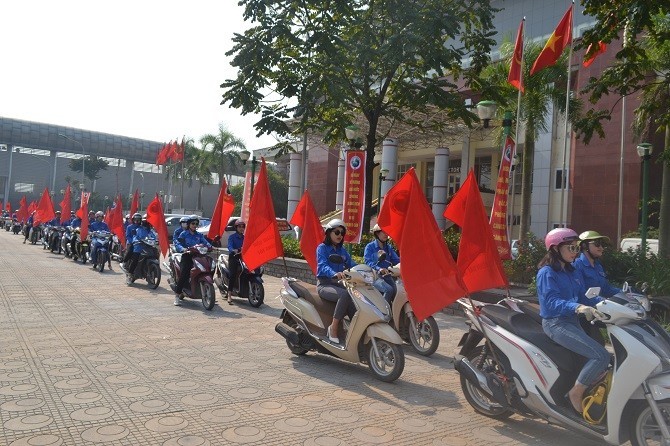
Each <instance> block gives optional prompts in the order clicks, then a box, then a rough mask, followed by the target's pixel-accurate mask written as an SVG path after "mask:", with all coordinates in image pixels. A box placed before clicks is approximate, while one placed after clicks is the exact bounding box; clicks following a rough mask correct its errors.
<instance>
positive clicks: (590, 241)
mask: <svg viewBox="0 0 670 446" xmlns="http://www.w3.org/2000/svg"><path fill="white" fill-rule="evenodd" d="M579 240H581V242H580V243H579V246H580V248H581V250H582V253H581V255H580V256H579V257H577V259H576V260H575V261H574V262H572V266H574V267H575V269H576V270H577V271H579V272H580V273H581V274H582V280H583V281H584V286H585V287H586V289H589V288H592V287H600V295H601V296H604V297H612V296H614V295H615V294H617V293H620V292H621V289H620V288H616V287H613V286H612V285H610V283H609V282H608V281H607V275H605V270H604V269H603V265H602V263H600V258H601V257H602V256H603V253H604V252H605V247H606V246H607V245H608V244H609V242H610V239H609V237H607V236H604V235H600V234H599V233H598V232H596V231H585V232H582V233H581V234H579Z"/></svg>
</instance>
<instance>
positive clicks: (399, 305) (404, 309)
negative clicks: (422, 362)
mask: <svg viewBox="0 0 670 446" xmlns="http://www.w3.org/2000/svg"><path fill="white" fill-rule="evenodd" d="M386 269H387V270H388V271H389V274H391V275H392V276H393V277H394V278H395V283H396V287H397V289H398V292H397V293H396V296H395V298H394V299H393V303H392V305H391V314H392V315H393V319H392V321H391V324H392V325H393V327H394V328H395V329H396V331H397V332H398V333H399V334H400V337H401V338H402V339H403V340H404V341H405V342H408V343H409V344H410V345H411V346H412V348H413V349H414V351H416V352H417V353H418V354H420V355H422V356H430V355H432V354H433V353H435V351H436V350H437V347H438V346H439V344H440V329H439V328H438V326H437V322H435V318H434V317H433V316H428V317H427V318H426V319H424V320H422V321H418V320H417V319H416V317H415V316H414V311H413V310H412V304H410V303H409V299H408V298H407V293H406V292H405V285H404V284H403V282H402V279H401V278H400V264H398V265H396V266H390V267H388V268H386Z"/></svg>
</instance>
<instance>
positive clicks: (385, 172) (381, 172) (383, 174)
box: [377, 169, 389, 217]
mask: <svg viewBox="0 0 670 446" xmlns="http://www.w3.org/2000/svg"><path fill="white" fill-rule="evenodd" d="M388 174H389V170H388V169H379V190H378V191H377V217H379V212H381V210H382V181H384V180H386V175H388Z"/></svg>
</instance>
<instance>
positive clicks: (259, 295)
mask: <svg viewBox="0 0 670 446" xmlns="http://www.w3.org/2000/svg"><path fill="white" fill-rule="evenodd" d="M263 300H265V288H263V284H262V283H258V282H250V283H249V304H250V305H251V306H252V307H254V308H258V307H260V306H261V305H263Z"/></svg>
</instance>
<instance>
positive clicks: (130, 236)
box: [121, 212, 142, 269]
mask: <svg viewBox="0 0 670 446" xmlns="http://www.w3.org/2000/svg"><path fill="white" fill-rule="evenodd" d="M141 224H142V214H140V213H139V212H135V213H134V214H133V218H132V223H130V224H129V225H128V226H127V227H126V251H125V253H124V255H123V260H122V261H121V269H125V266H126V264H127V262H128V261H129V260H130V257H131V255H132V253H133V250H132V249H131V247H132V243H133V240H134V238H135V232H136V231H137V229H138V228H139V227H140V225H141Z"/></svg>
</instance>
